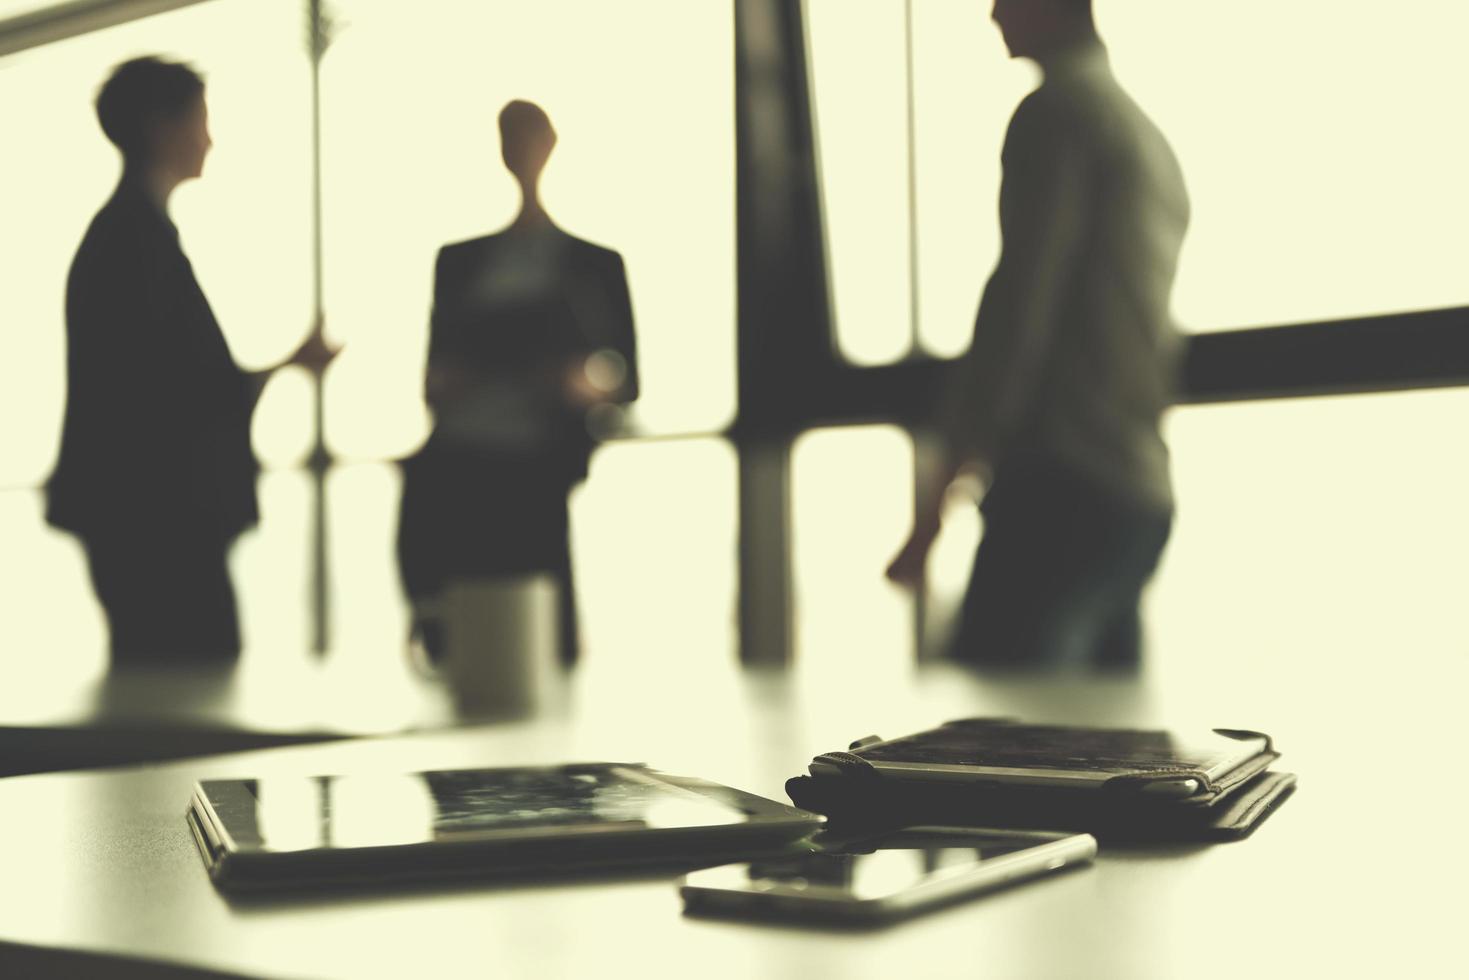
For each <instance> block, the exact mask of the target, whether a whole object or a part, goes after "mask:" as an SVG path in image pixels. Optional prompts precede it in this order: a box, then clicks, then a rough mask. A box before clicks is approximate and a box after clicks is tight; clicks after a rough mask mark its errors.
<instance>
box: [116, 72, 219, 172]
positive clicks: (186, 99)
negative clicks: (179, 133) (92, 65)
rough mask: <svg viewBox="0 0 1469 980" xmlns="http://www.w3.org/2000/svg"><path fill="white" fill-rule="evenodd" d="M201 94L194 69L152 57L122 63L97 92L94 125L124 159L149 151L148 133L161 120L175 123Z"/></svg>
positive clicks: (197, 75) (202, 79)
mask: <svg viewBox="0 0 1469 980" xmlns="http://www.w3.org/2000/svg"><path fill="white" fill-rule="evenodd" d="M203 94H204V78H203V76H201V75H200V74H199V73H198V72H196V71H195V70H194V69H193V68H191V67H189V66H188V65H186V64H182V63H180V62H176V61H165V60H163V59H162V58H159V57H157V56H154V55H149V56H148V57H145V58H134V59H132V60H131V61H124V62H123V63H122V64H120V65H118V66H117V67H116V68H114V69H112V74H111V75H109V76H108V78H107V81H105V82H103V83H102V88H101V89H100V90H99V91H98V92H97V121H98V122H99V123H101V124H102V132H103V133H105V134H106V135H107V138H108V139H109V140H111V141H112V144H113V145H114V146H116V147H117V148H118V149H119V150H121V151H122V155H123V156H124V157H126V158H134V157H138V156H141V155H142V154H143V153H145V152H146V151H147V149H148V132H149V130H150V129H151V128H152V126H153V125H154V124H155V123H157V122H159V121H160V120H169V119H177V118H179V117H180V116H182V115H183V114H184V113H186V112H187V111H188V110H189V109H190V108H191V107H192V106H193V104H194V102H195V100H196V99H198V98H199V96H201V95H203Z"/></svg>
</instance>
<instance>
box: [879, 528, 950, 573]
mask: <svg viewBox="0 0 1469 980" xmlns="http://www.w3.org/2000/svg"><path fill="white" fill-rule="evenodd" d="M938 530H939V527H938V521H937V520H920V521H918V522H917V523H915V524H914V525H913V531H912V533H911V534H909V535H908V540H907V541H906V542H904V544H903V547H902V548H901V549H899V551H898V554H897V557H895V558H894V559H893V560H892V563H891V564H890V565H888V570H887V576H888V580H889V581H891V582H893V583H895V584H897V585H901V586H903V587H904V588H909V589H914V590H918V589H921V588H922V587H923V582H924V579H925V578H926V577H927V575H928V553H929V552H930V551H931V550H933V542H934V539H935V538H937V537H938Z"/></svg>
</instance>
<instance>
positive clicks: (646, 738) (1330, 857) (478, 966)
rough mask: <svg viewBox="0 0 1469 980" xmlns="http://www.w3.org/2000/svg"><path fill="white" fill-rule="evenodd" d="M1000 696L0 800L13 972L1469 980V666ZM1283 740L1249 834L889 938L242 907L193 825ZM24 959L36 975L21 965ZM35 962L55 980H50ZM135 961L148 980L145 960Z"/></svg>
mask: <svg viewBox="0 0 1469 980" xmlns="http://www.w3.org/2000/svg"><path fill="white" fill-rule="evenodd" d="M1388 667H1391V664H1380V663H1374V664H1371V665H1368V664H1365V663H1363V662H1361V661H1355V662H1345V661H1344V662H1341V663H1332V664H1326V665H1323V667H1322V669H1321V671H1320V672H1319V673H1318V674H1317V676H1315V677H1312V678H1306V677H1302V678H1300V679H1298V681H1296V682H1294V683H1292V682H1290V681H1288V680H1284V679H1272V678H1269V677H1260V676H1256V675H1253V674H1250V675H1244V674H1241V675H1240V676H1214V677H1208V678H1190V677H1189V676H1188V673H1187V672H1177V671H1175V672H1174V673H1173V675H1172V677H1173V679H1172V680H1169V679H1168V678H1167V677H1166V676H1165V677H1163V678H1162V679H1159V678H1158V677H1156V676H1153V677H1150V676H1145V677H1143V678H1140V679H1136V680H1119V679H1112V680H1089V679H1084V678H1059V679H1049V680H1027V679H1022V678H1016V679H1009V680H996V679H984V678H975V677H972V676H970V675H967V674H964V673H962V672H959V671H956V670H953V669H947V668H942V669H941V668H933V667H930V668H924V669H916V668H915V669H912V670H895V671H890V672H887V673H885V674H876V675H874V674H870V673H862V672H857V671H854V672H853V673H852V675H851V676H846V677H842V678H839V679H835V678H831V677H827V676H819V675H814V674H802V673H801V672H799V671H797V672H794V673H782V674H765V673H747V672H741V671H739V670H737V669H736V668H734V667H732V666H731V667H729V668H719V669H717V670H713V671H711V670H709V669H707V668H701V669H694V668H693V667H692V666H690V667H689V668H688V669H687V670H686V671H681V670H678V669H669V670H665V671H662V672H660V673H659V674H658V675H657V676H627V675H621V674H618V673H617V672H615V671H611V670H608V671H603V672H601V673H600V674H598V673H597V672H595V671H593V672H592V676H585V675H584V676H583V677H582V678H579V679H578V682H577V686H576V687H575V688H574V689H573V690H572V691H571V692H570V693H569V694H568V696H567V698H566V699H565V700H564V701H563V702H561V703H560V704H559V705H558V706H557V707H556V708H554V709H552V710H551V711H549V712H548V713H546V714H545V715H543V716H542V717H539V718H537V719H535V720H532V721H525V722H519V723H507V724H501V725H489V726H481V727H476V728H467V729H461V730H458V731H454V732H445V733H431V734H419V735H409V736H397V737H390V738H365V739H356V740H352V741H346V742H335V743H330V744H322V745H310V746H301V747H292V748H280V749H272V750H268V751H257V752H249V753H240V754H235V755H227V756H215V757H209V758H204V759H192V760H188V761H184V762H173V763H168V764H163V765H155V766H148V767H138V768H133V769H122V770H112V771H107V772H80V773H57V774H43V775H31V776H17V777H12V778H9V779H4V780H0V813H3V814H4V817H3V827H4V831H5V832H4V834H3V835H0V868H3V873H0V943H8V944H11V945H10V946H9V947H5V946H0V974H3V973H5V970H4V969H3V967H4V964H5V962H6V957H7V956H9V957H11V961H12V962H13V963H24V964H26V965H27V968H29V969H38V968H40V969H49V970H53V971H54V972H55V974H56V975H73V974H75V973H77V967H76V963H75V961H74V960H70V959H68V957H74V956H76V955H79V954H92V955H97V954H100V955H101V957H102V958H100V959H93V960H89V961H88V962H87V965H86V969H85V971H83V972H85V974H86V975H89V976H108V975H119V976H121V975H135V973H129V972H128V971H129V969H132V970H134V971H136V970H137V963H138V961H139V960H142V961H154V962H158V963H160V964H162V963H168V964H174V965H179V964H182V965H184V966H188V967H194V968H198V969H201V970H212V971H219V972H222V973H226V974H238V975H246V976H262V977H353V978H360V977H379V976H381V977H405V976H426V975H429V974H430V973H431V972H441V973H444V974H446V975H450V974H451V975H456V976H461V975H468V976H490V975H494V976H497V977H515V976H534V977H563V976H564V977H595V976H622V975H625V974H631V973H634V972H635V973H636V974H637V975H640V976H663V975H672V974H675V973H677V974H678V975H686V974H690V973H694V974H697V975H699V976H700V977H701V978H707V980H714V978H720V977H761V978H777V980H778V978H782V977H790V978H793V980H794V978H798V977H799V978H806V977H827V976H831V977H854V978H866V977H872V978H883V980H891V978H893V977H895V976H898V977H901V976H904V975H919V976H965V977H975V976H985V977H1004V978H1009V977H1037V978H1055V977H1118V978H1129V980H1145V978H1153V977H1157V978H1177V977H1185V976H1186V977H1190V978H1197V977H1216V976H1217V977H1231V978H1234V977H1238V976H1241V975H1246V976H1330V977H1355V976H1364V977H1365V976H1371V977H1381V976H1393V975H1397V976H1412V977H1434V976H1465V975H1469V973H1466V972H1464V971H1465V969H1466V957H1465V954H1464V951H1463V946H1462V943H1461V941H1460V938H1459V933H1460V931H1461V929H1462V925H1461V922H1462V918H1463V912H1464V907H1465V903H1464V900H1463V897H1462V890H1463V888H1464V884H1463V883H1464V881H1465V873H1466V872H1469V858H1466V857H1465V856H1464V851H1463V849H1462V848H1461V847H1459V846H1458V845H1457V844H1456V843H1455V842H1454V840H1453V835H1454V834H1455V833H1456V831H1457V830H1458V828H1459V826H1460V825H1461V824H1462V821H1463V816H1462V815H1463V813H1464V812H1465V808H1466V804H1469V791H1466V789H1465V788H1464V785H1463V781H1462V780H1461V779H1460V778H1458V777H1459V774H1458V773H1457V767H1455V766H1453V765H1449V766H1445V765H1444V764H1443V763H1444V762H1445V761H1446V760H1447V759H1448V758H1449V756H1448V753H1450V752H1452V750H1453V747H1454V746H1457V745H1459V744H1461V743H1462V734H1461V730H1460V726H1459V722H1458V711H1457V709H1458V707H1459V699H1460V697H1461V694H1460V692H1461V691H1462V690H1463V689H1464V683H1465V681H1466V680H1469V676H1466V675H1469V670H1466V660H1465V658H1463V657H1462V656H1458V655H1455V656H1445V657H1444V658H1443V659H1442V661H1441V662H1435V663H1433V664H1424V663H1417V664H1415V667H1416V668H1419V669H1422V668H1425V667H1432V668H1433V671H1432V672H1431V673H1430V672H1427V671H1424V672H1422V673H1419V674H1415V675H1414V676H1413V677H1412V678H1407V677H1401V676H1394V675H1393V674H1391V673H1389V672H1388V671H1387V669H1386V668H1388ZM996 714H1003V715H1011V716H1020V717H1025V718H1028V719H1033V720H1052V721H1070V722H1075V723H1096V724H1101V723H1112V724H1129V725H1146V724H1160V725H1169V726H1174V727H1188V726H1195V725H1197V726H1226V727H1245V728H1258V729H1263V730H1266V731H1270V732H1272V734H1274V735H1275V736H1276V739H1277V743H1278V747H1279V748H1280V749H1281V750H1282V751H1283V752H1284V758H1283V759H1282V761H1281V763H1280V764H1279V768H1283V769H1288V770H1290V771H1294V772H1297V773H1298V774H1299V775H1300V789H1299V790H1298V792H1297V793H1296V794H1295V796H1294V797H1293V798H1291V799H1290V800H1289V801H1288V802H1287V803H1286V804H1285V805H1284V806H1283V807H1282V808H1281V809H1280V810H1279V811H1277V812H1276V813H1275V815H1274V816H1272V817H1271V818H1270V819H1269V820H1268V821H1267V822H1266V823H1265V824H1264V825H1263V826H1262V827H1261V828H1260V829H1259V831H1258V832H1257V833H1256V835H1255V836H1254V837H1252V838H1250V839H1249V840H1246V841H1243V842H1238V843H1230V844H1222V845H1214V846H1179V845H1172V846H1167V847H1157V848H1145V849H1138V850H1124V851H1114V852H1109V851H1106V850H1104V851H1103V853H1102V854H1101V856H1100V857H1099V858H1098V860H1097V862H1096V863H1095V864H1094V865H1093V866H1091V867H1089V868H1084V869H1080V870H1077V871H1074V872H1070V873H1066V874H1063V875H1059V876H1056V877H1054V878H1051V879H1047V880H1044V881H1039V882H1036V883H1032V884H1029V885H1025V886H1022V887H1019V888H1016V889H1012V890H1009V891H1006V892H1002V893H998V894H995V895H991V896H986V897H983V898H980V899H978V900H976V901H973V902H969V903H966V904H963V905H959V906H956V907H954V908H950V909H947V910H944V911H942V912H938V913H934V914H931V915H928V916H925V917H922V918H919V919H916V920H913V921H911V922H908V923H905V924H902V925H899V926H896V927H892V928H888V929H884V930H880V931H876V932H866V933H839V932H830V931H817V930H810V929H804V928H795V927H781V926H763V925H753V924H746V923H738V922H728V921H713V920H696V919H686V918H684V917H683V916H682V915H681V904H680V901H679V898H678V895H677V892H676V889H675V884H676V880H675V879H674V878H672V877H669V876H664V875H651V876H642V877H638V876H628V877H614V878H604V879H598V880H591V881H582V882H574V883H567V882H556V883H535V884H517V885H494V884H482V883H459V884H453V885H441V886H438V885H436V886H418V887H412V888H404V887H398V888H387V889H377V890H362V891H359V892H355V893H351V894H336V895H328V896H322V895H317V896H293V897H282V898H268V899H254V900H250V901H240V900H229V899H226V898H225V897H223V896H222V895H220V894H219V893H218V892H216V891H215V889H214V888H213V887H212V886H211V884H210V882H209V880H208V878H207V876H206V874H205V872H204V868H203V865H202V863H201V861H200V859H199V856H198V854H197V852H196V850H195V847H194V843H193V841H192V839H191V838H190V835H189V831H188V829H187V827H186V826H185V823H184V819H183V813H184V807H185V804H186V802H187V799H188V795H189V791H190V787H191V786H192V784H193V782H194V781H195V780H196V779H199V778H201V777H218V776H230V775H234V776H242V777H245V776H270V775H304V774H314V773H350V772H359V771H372V770H375V769H384V768H388V769H400V770H401V769H402V768H405V767H408V768H416V767H424V768H427V767H446V766H461V765H463V766H467V765H510V764H543V763H555V762H563V761H589V760H595V759H629V760H630V759H639V760H643V761H647V762H649V763H651V764H654V765H656V766H658V767H659V768H662V769H665V770H667V771H671V772H679V773H685V774H691V775H692V774H696V775H700V776H703V777H706V778H710V779H714V780H718V781H721V782H725V783H729V784H731V785H734V786H738V787H740V788H742V789H747V790H750V791H752V792H756V793H760V794H762V795H765V796H769V797H772V798H775V799H784V794H783V791H782V784H783V782H784V780H785V779H786V778H787V777H788V776H790V775H793V774H796V773H799V772H801V771H802V770H803V769H804V766H805V764H806V762H807V761H809V759H810V757H811V756H812V755H813V754H815V753H816V752H820V751H825V750H829V749H833V748H839V747H841V746H843V745H844V744H845V743H847V742H848V741H850V740H852V739H854V738H857V737H861V736H864V735H868V734H874V733H879V734H889V735H891V734H897V733H901V732H903V731H910V730H916V729H918V728H922V727H926V726H928V725H930V724H933V723H935V722H938V721H942V720H945V719H947V718H952V717H963V716H974V715H996ZM21 957H24V958H21ZM37 964H41V965H42V966H41V967H38V966H37ZM130 964H131V966H130Z"/></svg>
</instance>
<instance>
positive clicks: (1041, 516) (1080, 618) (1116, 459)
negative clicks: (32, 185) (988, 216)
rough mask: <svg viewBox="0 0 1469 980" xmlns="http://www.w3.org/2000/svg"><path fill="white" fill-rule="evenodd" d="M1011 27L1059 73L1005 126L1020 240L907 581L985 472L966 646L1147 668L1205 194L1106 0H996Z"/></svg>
mask: <svg viewBox="0 0 1469 980" xmlns="http://www.w3.org/2000/svg"><path fill="white" fill-rule="evenodd" d="M994 20H995V22H996V23H997V24H998V25H999V28H1000V30H1001V32H1002V34H1003V35H1004V39H1005V43H1006V45H1007V46H1008V47H1009V50H1010V53H1011V56H1012V57H1017V58H1030V59H1032V60H1034V61H1035V62H1037V63H1038V64H1039V65H1040V67H1041V69H1042V71H1043V73H1044V81H1043V83H1042V84H1041V86H1040V87H1039V88H1038V89H1037V90H1036V91H1034V92H1032V93H1031V94H1030V95H1029V96H1028V97H1027V98H1026V99H1025V100H1024V101H1023V102H1022V103H1021V104H1020V107H1019V108H1018V109H1017V110H1016V112H1015V116H1014V118H1013V119H1012V121H1011V123H1010V128H1009V131H1008V133H1007V135H1006V138H1005V149H1004V154H1003V165H1004V181H1003V184H1002V188H1001V192H1000V225H1001V231H1002V234H1003V240H1004V241H1003V248H1002V251H1001V256H1000V260H999V263H998V265H997V266H996V268H995V271H994V273H993V275H992V276H991V278H990V281H989V283H988V285H987V286H986V287H985V291H984V297H983V299H982V301H981V303H980V308H979V315H978V318H977V321H976V324H975V328H974V342H973V346H972V347H971V349H970V352H969V354H968V355H967V357H966V358H964V359H963V360H962V361H961V362H960V364H959V365H958V367H957V373H956V375H955V379H954V380H955V386H954V390H953V391H952V393H951V394H952V398H951V399H950V404H949V412H948V415H947V419H946V424H945V429H944V436H945V442H946V448H947V454H946V455H947V460H946V464H945V468H944V470H943V473H942V476H943V479H942V480H940V481H939V486H938V492H937V493H936V494H935V495H934V496H933V497H931V498H930V499H928V500H926V501H923V502H921V503H920V506H919V508H918V511H917V515H916V521H915V526H914V529H913V533H912V536H911V538H910V539H909V541H908V543H907V544H906V545H905V546H904V548H903V549H902V551H901V552H900V553H899V555H898V557H897V558H896V559H895V561H894V562H893V565H892V567H891V568H890V570H889V575H890V577H892V578H893V579H894V580H896V581H899V582H903V583H907V584H917V583H919V582H920V581H921V579H922V576H923V570H924V564H925V560H926V557H927V554H928V551H929V548H930V545H931V544H932V542H933V540H934V537H935V536H936V534H937V532H938V528H939V512H940V503H941V499H942V491H943V490H944V489H945V488H946V487H947V486H948V484H949V483H950V482H951V481H952V479H953V477H954V475H955V474H956V473H957V472H958V471H959V470H960V469H962V468H964V467H966V466H970V465H977V466H978V467H979V468H980V469H981V471H982V472H983V473H984V475H986V476H987V477H988V480H987V483H988V485H989V491H988V493H987V494H986V496H985V499H984V502H983V505H982V508H983V512H984V518H985V532H984V539H983V541H982V542H981V544H980V548H979V552H978V554H977V555H976V557H975V563H974V571H973V574H972V577H971V579H970V583H969V590H968V593H967V595H966V596H965V600H964V606H963V610H962V618H961V621H960V625H959V629H958V633H957V636H956V639H955V644H954V651H953V652H954V655H955V656H956V657H958V658H960V659H963V660H967V661H970V662H973V663H977V664H986V665H1015V666H1046V667H1053V666H1059V665H1062V664H1066V663H1080V664H1089V665H1094V666H1111V667H1122V668H1135V667H1136V666H1137V664H1138V663H1139V658H1140V646H1141V625H1140V620H1139V615H1138V605H1139V601H1140V598H1141V594H1142V590H1143V587H1144V585H1146V583H1147V581H1148V580H1149V578H1151V576H1152V574H1153V571H1154V570H1155V568H1156V566H1157V563H1158V559H1159V556H1160V554H1161V552H1162V549H1163V546H1164V544H1165V543H1166V542H1167V540H1168V535H1169V532H1170V528H1171V524H1172V513H1173V495H1172V488H1171V478H1170V473H1169V457H1168V448H1167V446H1166V445H1165V444H1164V442H1163V438H1162V435H1161V433H1160V419H1161V416H1162V413H1163V411H1164V409H1165V408H1166V407H1167V406H1168V405H1169V404H1170V402H1171V400H1172V395H1173V387H1174V376H1175V371H1176V360H1177V352H1178V347H1179V345H1178V339H1177V336H1176V332H1175V328H1174V325H1173V322H1172V318H1171V315H1170V312H1169V306H1170V298H1171V293H1172V288H1173V280H1174V273H1175V270H1176V268H1177V263H1178V254H1179V249H1180V246H1181V244H1182V241H1183V236H1184V231H1185V229H1186V227H1187V224H1188V217H1189V203H1188V195H1187V192H1186V190H1185V187H1184V182H1183V175H1182V172H1181V170H1180V169H1179V166H1178V162H1177V160H1176V159H1175V157H1174V155H1173V152H1172V150H1171V149H1170V148H1169V146H1168V143H1167V141H1166V140H1165V139H1164V137H1163V135H1162V134H1161V133H1160V132H1159V131H1158V129H1157V127H1155V126H1154V125H1153V123H1152V122H1151V121H1150V120H1149V119H1148V118H1147V117H1146V116H1145V115H1144V114H1143V112H1142V110H1141V109H1139V108H1138V106H1137V105H1136V104H1135V103H1134V102H1133V101H1132V99H1131V98H1130V97H1129V96H1128V95H1127V94H1126V93H1125V92H1124V91H1123V90H1122V89H1121V88H1120V87H1119V86H1118V84H1117V82H1116V80H1115V79H1114V78H1113V76H1112V72H1111V68H1110V66H1109V62H1108V56H1107V51H1106V49H1105V48H1104V47H1103V45H1102V43H1101V41H1100V39H1099V38H1098V37H1097V33H1096V26H1095V22H1094V19H1093V16H1092V7H1091V2H1090V0H996V2H995V4H994Z"/></svg>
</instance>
